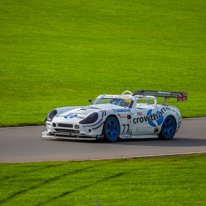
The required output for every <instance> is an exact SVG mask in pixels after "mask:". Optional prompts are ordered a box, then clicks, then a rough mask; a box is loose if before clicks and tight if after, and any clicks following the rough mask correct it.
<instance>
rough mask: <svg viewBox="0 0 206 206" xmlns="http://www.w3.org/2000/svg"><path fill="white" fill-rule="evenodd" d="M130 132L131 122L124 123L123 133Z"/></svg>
mask: <svg viewBox="0 0 206 206" xmlns="http://www.w3.org/2000/svg"><path fill="white" fill-rule="evenodd" d="M129 133H130V124H122V131H121V134H129Z"/></svg>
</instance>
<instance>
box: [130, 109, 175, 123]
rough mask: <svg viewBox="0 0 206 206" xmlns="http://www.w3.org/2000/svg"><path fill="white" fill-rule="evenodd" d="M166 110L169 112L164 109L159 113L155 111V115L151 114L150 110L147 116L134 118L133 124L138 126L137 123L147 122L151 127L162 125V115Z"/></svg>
mask: <svg viewBox="0 0 206 206" xmlns="http://www.w3.org/2000/svg"><path fill="white" fill-rule="evenodd" d="M167 110H170V111H171V109H170V108H168V107H164V108H162V109H161V110H160V111H158V110H157V111H156V113H152V109H150V110H148V112H147V116H143V117H138V118H134V119H133V123H134V124H138V123H143V122H147V123H148V124H149V125H150V126H152V127H158V126H160V125H161V124H162V123H163V120H164V116H163V114H164V113H165V112H166V111H167Z"/></svg>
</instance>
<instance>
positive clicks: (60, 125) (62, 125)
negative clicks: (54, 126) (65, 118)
mask: <svg viewBox="0 0 206 206" xmlns="http://www.w3.org/2000/svg"><path fill="white" fill-rule="evenodd" d="M58 126H59V127H67V128H73V124H62V123H59V124H58Z"/></svg>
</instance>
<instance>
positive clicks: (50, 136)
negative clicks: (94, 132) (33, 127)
mask: <svg viewBox="0 0 206 206" xmlns="http://www.w3.org/2000/svg"><path fill="white" fill-rule="evenodd" d="M42 137H43V138H55V139H71V140H96V139H100V138H101V137H88V136H78V135H75V134H71V135H65V134H62V135H61V134H56V133H55V134H51V133H49V132H48V131H44V132H42Z"/></svg>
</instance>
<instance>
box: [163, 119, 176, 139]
mask: <svg viewBox="0 0 206 206" xmlns="http://www.w3.org/2000/svg"><path fill="white" fill-rule="evenodd" d="M175 131H176V124H175V120H174V118H173V117H171V116H170V117H167V118H166V119H165V121H164V122H163V125H162V130H161V132H160V134H159V137H160V139H166V140H169V139H172V138H173V136H174V134H175Z"/></svg>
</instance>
